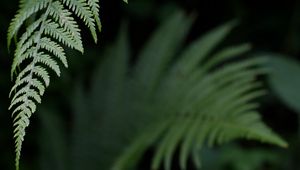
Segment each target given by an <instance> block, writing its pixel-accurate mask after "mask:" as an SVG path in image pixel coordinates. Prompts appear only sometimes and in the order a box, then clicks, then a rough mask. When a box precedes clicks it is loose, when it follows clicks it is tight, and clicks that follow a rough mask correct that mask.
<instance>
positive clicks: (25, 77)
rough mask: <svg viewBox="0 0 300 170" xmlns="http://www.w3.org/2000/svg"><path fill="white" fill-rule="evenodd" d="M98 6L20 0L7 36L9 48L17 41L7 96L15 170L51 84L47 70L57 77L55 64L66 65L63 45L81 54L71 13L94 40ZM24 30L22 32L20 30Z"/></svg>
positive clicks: (72, 0) (81, 0) (70, 0)
mask: <svg viewBox="0 0 300 170" xmlns="http://www.w3.org/2000/svg"><path fill="white" fill-rule="evenodd" d="M98 3H99V2H98V1H95V0H94V1H89V2H87V1H86V0H64V1H60V0H20V9H19V10H18V12H17V14H16V15H15V18H14V19H13V20H12V22H11V24H10V26H9V29H8V36H7V41H8V46H10V44H11V41H12V38H16V40H17V42H16V49H15V52H14V59H13V64H12V68H11V77H12V79H13V78H14V77H13V75H14V74H16V78H15V84H14V85H13V87H12V88H11V91H10V94H9V96H10V97H11V104H10V106H9V109H12V110H13V113H12V115H13V116H14V127H15V130H14V138H15V149H16V160H15V161H16V169H19V159H20V153H21V147H22V141H23V140H24V136H25V128H26V127H27V126H28V125H29V118H30V117H31V115H32V114H33V113H34V112H35V111H36V104H37V103H41V96H43V94H44V92H45V88H46V87H47V86H49V84H50V76H49V73H48V69H47V67H48V68H50V69H51V70H53V71H54V72H55V73H56V74H57V75H58V76H59V75H60V67H59V65H58V63H57V61H61V62H62V63H63V65H64V66H65V67H67V66H68V63H67V58H66V54H65V51H64V49H63V46H67V47H70V48H73V49H76V50H78V51H80V52H82V53H83V51H84V50H83V44H82V38H81V35H80V29H79V27H78V24H77V22H76V21H75V19H74V14H75V15H76V16H78V17H79V18H81V19H82V20H83V21H84V23H85V24H86V25H87V26H88V28H89V29H90V31H91V33H92V36H93V38H94V39H95V41H97V35H96V29H95V22H96V23H97V25H98V27H100V19H99V14H98V13H99V4H98ZM64 5H66V6H67V7H68V8H69V9H71V10H69V9H66V6H64ZM72 11H73V12H74V13H72ZM27 21H28V22H27ZM25 22H26V23H28V25H25V24H24V23H25ZM23 27H24V28H25V29H21V28H23ZM19 30H25V31H24V33H22V35H21V36H18V35H17V33H18V31H19ZM24 61H26V62H24ZM17 68H18V69H17Z"/></svg>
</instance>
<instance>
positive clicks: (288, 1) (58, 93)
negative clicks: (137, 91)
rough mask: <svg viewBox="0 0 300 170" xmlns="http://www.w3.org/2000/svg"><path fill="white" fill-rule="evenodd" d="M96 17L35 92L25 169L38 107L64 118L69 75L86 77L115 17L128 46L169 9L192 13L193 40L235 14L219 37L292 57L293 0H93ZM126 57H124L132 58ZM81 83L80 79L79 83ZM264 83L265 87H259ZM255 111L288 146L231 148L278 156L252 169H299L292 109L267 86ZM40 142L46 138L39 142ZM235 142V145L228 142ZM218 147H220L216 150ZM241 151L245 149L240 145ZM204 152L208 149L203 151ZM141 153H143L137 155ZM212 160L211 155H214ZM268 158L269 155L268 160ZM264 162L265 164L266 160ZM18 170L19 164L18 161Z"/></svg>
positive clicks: (31, 165) (114, 28) (34, 148)
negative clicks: (39, 93)
mask: <svg viewBox="0 0 300 170" xmlns="http://www.w3.org/2000/svg"><path fill="white" fill-rule="evenodd" d="M100 4H101V10H100V15H101V20H102V24H103V30H102V32H101V33H100V34H99V35H98V37H99V42H98V44H96V45H95V44H94V43H93V40H92V37H91V36H90V35H89V32H88V31H87V30H86V29H85V30H83V43H84V47H85V53H84V54H83V55H81V54H80V53H77V52H72V51H70V52H69V55H68V56H69V59H68V60H69V65H70V67H69V69H62V71H63V75H62V76H61V78H57V77H55V76H52V79H51V85H50V87H49V88H48V91H47V92H46V94H45V95H44V97H43V99H44V100H43V103H42V104H41V105H40V109H38V111H37V113H36V114H35V115H34V116H33V117H32V119H31V125H30V127H29V128H28V129H27V135H26V140H25V142H24V146H23V152H22V158H21V161H22V164H24V165H26V166H24V167H27V168H28V169H32V170H34V169H38V160H39V159H38V158H39V155H40V151H39V149H38V143H39V140H38V138H39V137H38V136H39V133H38V131H39V128H40V120H39V114H43V113H42V112H41V110H43V109H42V108H46V109H47V108H52V109H53V110H59V112H60V113H62V115H60V116H61V117H62V120H63V121H64V122H65V125H66V126H65V130H66V131H67V132H68V128H69V126H70V124H71V123H72V117H70V103H69V98H70V96H71V94H72V89H73V87H74V84H76V83H75V82H76V81H77V80H78V79H81V80H83V81H85V82H87V83H88V81H89V80H90V79H91V76H90V75H91V73H92V71H93V70H94V68H95V67H96V65H97V63H98V62H99V61H101V52H102V51H103V49H104V48H105V47H107V46H108V45H109V44H111V43H112V42H113V41H114V40H115V38H116V35H117V32H118V30H119V28H120V25H121V23H122V22H128V24H129V33H130V35H129V36H130V40H131V47H132V50H133V53H135V52H137V51H138V50H139V49H140V48H141V46H142V45H143V43H144V42H145V41H146V40H147V38H148V37H149V36H150V33H151V32H152V31H153V30H154V29H155V28H156V27H157V26H158V24H159V23H160V22H161V21H163V20H164V19H165V18H166V17H167V16H168V15H169V14H170V13H172V11H174V10H176V9H182V10H184V11H185V12H186V13H187V14H188V15H197V19H196V21H195V23H194V25H193V27H192V30H191V32H190V34H189V36H188V39H187V41H186V42H187V43H188V42H190V41H192V40H195V39H196V38H197V37H199V36H200V35H202V34H203V33H204V32H206V31H208V30H210V29H212V28H214V27H215V26H217V25H220V24H222V23H224V22H227V21H230V20H232V19H238V21H239V25H238V27H237V28H235V30H234V31H233V32H232V33H231V35H230V36H229V38H228V39H227V41H226V43H241V42H250V43H251V44H252V45H253V52H264V51H267V52H269V51H271V52H275V53H281V54H286V55H289V56H291V57H292V58H295V59H297V60H298V59H299V52H300V1H296V0H285V1H278V2H275V1H270V0H264V1H260V0H228V1H226V0H225V1H216V0H204V1H199V0H184V1H182V0H177V1H176V0H130V2H129V4H128V5H126V4H125V3H123V2H122V1H121V0H101V2H100ZM17 9H18V2H17V0H10V1H0V38H1V39H0V169H13V168H14V161H13V159H14V146H13V144H14V141H13V138H12V136H13V134H12V132H13V129H12V118H11V116H10V114H11V113H10V111H8V110H7V108H8V105H9V102H10V101H9V98H8V93H9V90H10V87H11V86H12V82H11V80H10V76H9V75H10V66H11V63H12V58H13V55H12V53H11V54H9V53H8V50H7V45H6V33H7V28H8V26H9V22H10V20H11V19H12V17H13V16H14V14H15V12H16V10H17ZM134 60H135V59H134V58H133V59H132V61H133V62H134ZM87 86H88V84H87ZM267 88H268V87H267ZM299 102H300V101H299ZM262 103H263V105H262V107H261V113H262V116H263V119H264V121H265V122H266V123H267V124H268V125H269V126H271V127H272V128H273V129H274V131H276V132H278V133H279V134H280V135H281V136H283V138H285V139H286V140H287V141H288V142H289V143H290V147H289V148H288V149H285V150H282V149H278V148H276V147H273V146H272V147H271V146H265V145H261V144H258V143H256V142H244V141H243V142H238V148H242V149H246V150H257V148H259V149H262V150H268V151H271V152H272V154H273V153H274V154H275V155H277V156H279V159H278V161H281V162H278V161H277V163H276V161H267V160H266V161H262V162H261V163H260V166H259V167H260V170H267V169H275V168H276V169H286V170H296V169H300V165H299V163H298V160H297V159H298V157H299V156H300V155H299V147H300V145H299V142H298V136H299V135H298V131H299V129H298V114H297V113H296V112H293V111H292V110H291V109H289V108H288V107H286V106H285V105H284V104H282V103H281V102H280V101H279V99H278V97H276V96H275V95H274V94H273V92H272V91H271V90H270V91H269V94H268V95H267V96H266V97H264V98H263V99H262ZM45 145H47V144H45ZM228 147H236V146H228ZM216 152H218V154H219V155H222V153H221V152H225V151H223V150H222V149H220V150H218V151H216ZM246 154H247V153H246ZM207 155H214V153H213V152H210V151H209V153H208V154H207ZM145 159H147V155H145ZM215 159H216V160H217V158H215ZM212 160H214V156H212V158H209V159H208V160H207V161H206V160H204V163H205V161H206V162H207V166H209V165H210V163H211V162H213V161H212ZM274 162H275V163H274ZM232 164H234V163H232V162H231V163H230V161H229V163H226V165H224V166H223V168H224V169H232V167H233V166H234V165H232ZM270 164H271V165H270ZM24 170H25V168H24Z"/></svg>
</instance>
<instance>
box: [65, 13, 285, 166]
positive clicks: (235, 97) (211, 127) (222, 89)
mask: <svg viewBox="0 0 300 170" xmlns="http://www.w3.org/2000/svg"><path fill="white" fill-rule="evenodd" d="M191 23H192V19H191V18H188V17H186V16H185V15H184V14H183V13H181V12H178V13H176V14H175V15H173V16H172V17H171V18H170V19H168V21H167V22H166V23H164V24H163V25H162V26H161V27H160V28H159V29H158V30H157V31H156V32H155V33H154V35H153V36H152V37H151V38H150V40H149V41H148V42H147V43H146V45H145V47H144V48H143V50H142V51H141V52H140V53H139V55H138V59H137V61H136V63H135V64H134V66H133V68H131V66H129V60H130V51H129V47H128V46H129V42H128V38H127V36H126V31H125V30H122V32H121V34H120V36H119V39H118V41H117V42H116V44H115V45H114V46H113V47H111V48H110V49H108V50H107V52H106V53H105V58H104V60H103V61H102V63H101V64H100V66H99V67H98V69H97V70H96V71H95V73H94V76H93V78H92V81H91V87H90V88H91V90H90V91H89V92H88V93H86V92H85V90H84V88H83V86H82V85H77V86H76V87H77V89H76V90H75V93H74V95H75V96H74V97H73V99H74V100H73V102H72V103H73V113H74V122H73V123H74V127H73V133H72V138H71V140H70V141H71V148H70V149H71V159H70V160H71V164H70V168H71V169H73V170H74V169H75V170H76V169H78V170H80V169H83V168H87V169H91V168H93V167H99V169H112V170H132V169H136V166H137V164H138V162H139V160H140V159H141V157H142V156H143V154H144V152H145V151H146V150H147V149H149V148H150V147H154V148H155V149H154V155H153V160H152V163H151V169H153V170H156V169H159V168H160V167H161V165H163V167H164V169H172V167H171V161H172V159H174V155H175V150H176V149H177V148H179V162H178V163H179V164H180V167H181V169H186V165H187V161H188V159H189V158H192V160H193V161H194V164H195V166H196V167H198V168H200V167H201V163H200V162H201V159H200V154H199V152H200V151H201V150H202V148H203V147H204V146H206V145H208V146H214V145H216V144H223V143H226V142H228V141H232V140H234V139H237V138H246V139H252V140H259V141H263V142H266V143H271V144H275V145H279V146H282V147H286V146H287V144H286V142H285V141H283V140H282V139H281V138H280V137H278V136H277V135H276V134H274V133H273V132H272V131H271V130H270V129H269V128H268V127H267V126H266V125H264V123H263V122H262V121H261V119H260V116H259V114H258V113H257V112H256V111H255V109H256V108H257V107H258V103H257V102H255V99H256V98H257V97H260V96H261V95H263V94H264V90H263V89H262V87H261V83H260V82H258V81H257V80H256V76H257V75H261V74H265V73H266V71H267V69H266V68H265V67H264V66H263V65H264V64H265V62H266V58H262V57H252V58H248V59H243V60H240V61H235V62H228V63H225V62H226V61H228V60H229V59H232V58H233V57H236V56H240V55H242V54H244V53H245V52H247V51H248V50H249V49H250V47H249V45H248V44H242V45H236V46H231V47H227V48H225V49H221V50H219V51H215V50H214V49H215V48H216V46H217V45H218V44H219V43H220V42H222V40H223V39H224V38H225V36H226V35H227V34H228V33H229V32H230V30H231V29H232V28H233V26H234V23H232V22H230V23H227V24H225V25H223V26H220V27H218V28H216V29H214V30H212V31H210V32H209V33H207V34H205V35H204V36H203V37H202V38H200V39H199V40H197V41H195V42H194V43H192V44H191V45H189V46H188V47H186V48H184V49H181V45H182V44H183V42H184V38H185V37H186V34H187V33H188V30H189V27H190V25H191ZM176 55H179V56H178V57H176V58H175V56H176Z"/></svg>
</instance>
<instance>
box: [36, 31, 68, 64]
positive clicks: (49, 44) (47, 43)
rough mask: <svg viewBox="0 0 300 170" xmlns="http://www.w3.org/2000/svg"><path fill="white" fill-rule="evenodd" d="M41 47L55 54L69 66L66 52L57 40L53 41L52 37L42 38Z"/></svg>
mask: <svg viewBox="0 0 300 170" xmlns="http://www.w3.org/2000/svg"><path fill="white" fill-rule="evenodd" d="M40 46H41V48H43V49H45V50H47V51H48V52H50V53H52V54H54V56H55V57H57V58H58V59H59V60H60V61H61V62H62V63H63V64H64V66H65V67H68V62H67V57H66V54H65V52H64V49H63V48H62V47H61V46H60V45H59V44H57V43H56V42H55V41H52V40H51V39H50V38H47V37H44V38H42V39H41V40H40Z"/></svg>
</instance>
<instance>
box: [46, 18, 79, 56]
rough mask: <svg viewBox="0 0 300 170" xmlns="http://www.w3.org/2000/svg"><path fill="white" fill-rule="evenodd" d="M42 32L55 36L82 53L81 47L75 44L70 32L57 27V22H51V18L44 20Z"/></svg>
mask: <svg viewBox="0 0 300 170" xmlns="http://www.w3.org/2000/svg"><path fill="white" fill-rule="evenodd" d="M44 33H45V34H46V35H49V36H51V37H53V38H55V39H56V40H58V41H59V42H61V43H63V44H65V45H66V46H68V47H70V48H74V49H76V50H78V51H80V52H82V53H83V47H82V46H81V44H77V42H76V41H75V40H74V39H73V37H72V34H71V33H70V32H67V31H65V30H64V29H63V28H61V27H59V24H57V23H55V22H52V21H51V20H48V21H46V23H45V28H44Z"/></svg>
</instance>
